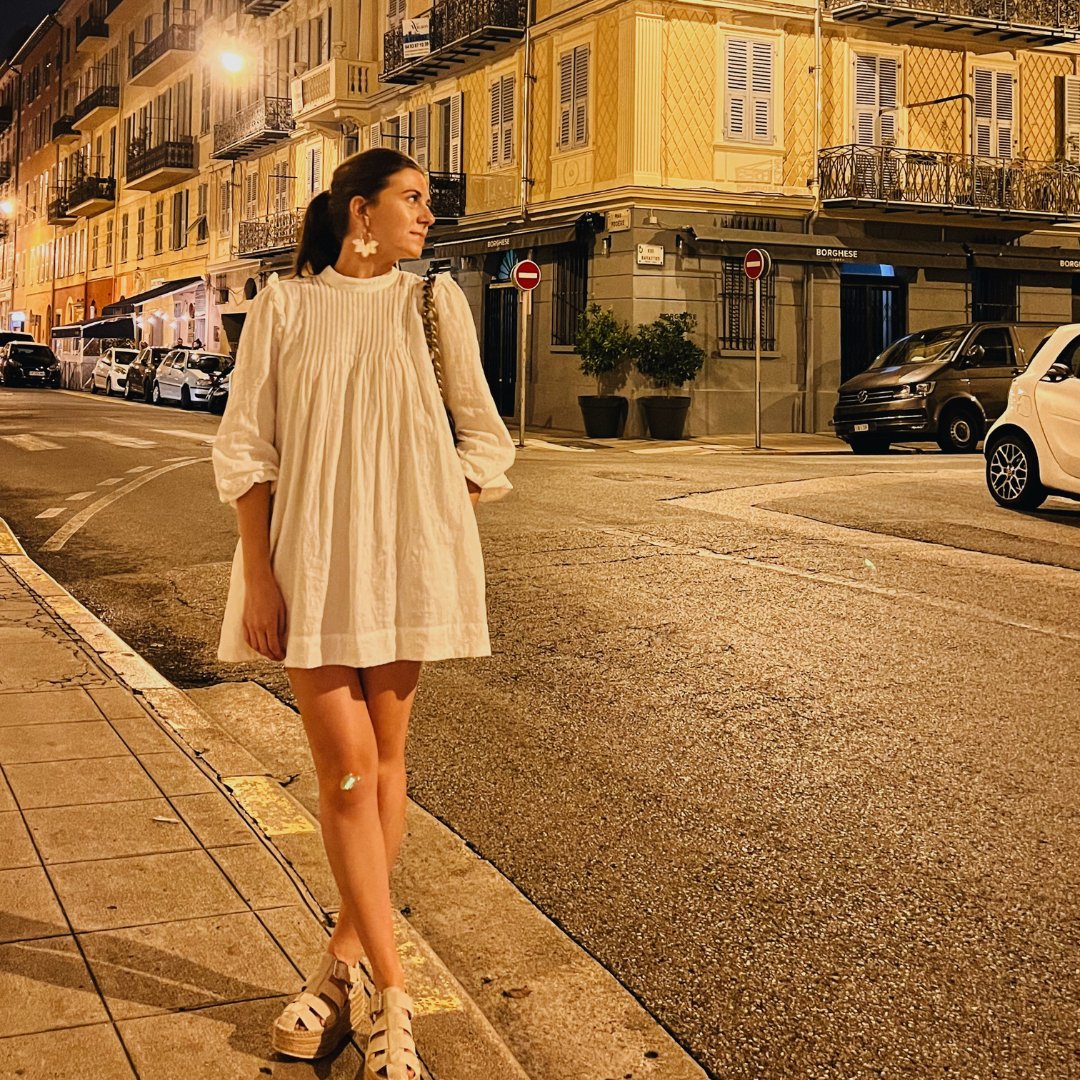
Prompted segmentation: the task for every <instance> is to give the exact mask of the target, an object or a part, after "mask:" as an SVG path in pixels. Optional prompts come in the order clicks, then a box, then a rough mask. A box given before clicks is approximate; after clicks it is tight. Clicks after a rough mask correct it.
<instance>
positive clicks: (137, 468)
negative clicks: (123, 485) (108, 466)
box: [128, 465, 153, 473]
mask: <svg viewBox="0 0 1080 1080" xmlns="http://www.w3.org/2000/svg"><path fill="white" fill-rule="evenodd" d="M152 468H153V466H152V465H136V466H135V468H134V469H128V472H129V473H133V472H136V473H137V472H149V471H150V470H151V469H152Z"/></svg>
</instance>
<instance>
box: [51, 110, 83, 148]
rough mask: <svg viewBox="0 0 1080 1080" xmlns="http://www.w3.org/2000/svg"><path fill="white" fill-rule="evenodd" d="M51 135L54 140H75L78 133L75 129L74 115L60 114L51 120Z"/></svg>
mask: <svg viewBox="0 0 1080 1080" xmlns="http://www.w3.org/2000/svg"><path fill="white" fill-rule="evenodd" d="M52 137H53V139H54V140H55V141H56V142H62V143H63V142H75V141H76V140H77V139H78V138H79V133H78V131H76V129H75V117H74V116H70V115H69V116H61V117H60V118H59V119H58V120H54V121H53V126H52Z"/></svg>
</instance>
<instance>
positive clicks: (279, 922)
mask: <svg viewBox="0 0 1080 1080" xmlns="http://www.w3.org/2000/svg"><path fill="white" fill-rule="evenodd" d="M256 914H257V915H258V916H259V918H260V919H261V920H262V922H263V924H264V925H265V926H266V928H267V929H268V930H269V931H270V933H271V934H272V935H273V936H274V940H275V941H277V942H278V943H279V944H280V945H281V947H282V948H283V949H284V950H285V952H286V953H288V955H289V957H290V958H291V959H292V961H293V963H294V964H295V965H296V967H297V969H298V971H299V972H300V973H301V974H302V975H305V976H306V975H307V973H308V972H310V971H313V970H314V969H315V965H316V964H317V963H318V962H319V958H320V957H321V956H322V954H323V953H324V952H326V946H327V943H328V942H329V940H330V930H329V927H327V926H325V925H324V924H323V923H321V922H319V920H318V919H316V918H315V916H314V915H313V914H312V913H311V911H310V909H308V908H306V907H305V906H304V905H302V904H290V905H288V906H287V907H279V908H264V909H262V910H260V911H258V912H257V913H256Z"/></svg>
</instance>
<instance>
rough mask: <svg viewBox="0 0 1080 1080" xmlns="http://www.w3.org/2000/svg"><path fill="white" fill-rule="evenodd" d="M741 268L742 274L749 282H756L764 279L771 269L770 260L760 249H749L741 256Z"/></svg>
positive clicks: (766, 253) (767, 254)
mask: <svg viewBox="0 0 1080 1080" xmlns="http://www.w3.org/2000/svg"><path fill="white" fill-rule="evenodd" d="M742 268H743V273H744V274H745V275H746V276H747V277H748V278H749V279H750V280H751V281H757V280H758V278H762V277H764V276H765V275H766V274H767V273H768V272H769V270H770V269H771V268H772V259H770V258H769V253H768V252H767V251H762V250H761V248H751V249H750V250H749V251H748V252H747V253H746V254H745V255H744V256H743V261H742Z"/></svg>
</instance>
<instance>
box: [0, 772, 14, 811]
mask: <svg viewBox="0 0 1080 1080" xmlns="http://www.w3.org/2000/svg"><path fill="white" fill-rule="evenodd" d="M15 809H16V805H15V796H14V795H12V794H11V788H10V787H8V782H7V781H6V780H5V779H4V777H3V775H0V814H2V813H3V812H4V811H5V810H15Z"/></svg>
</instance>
